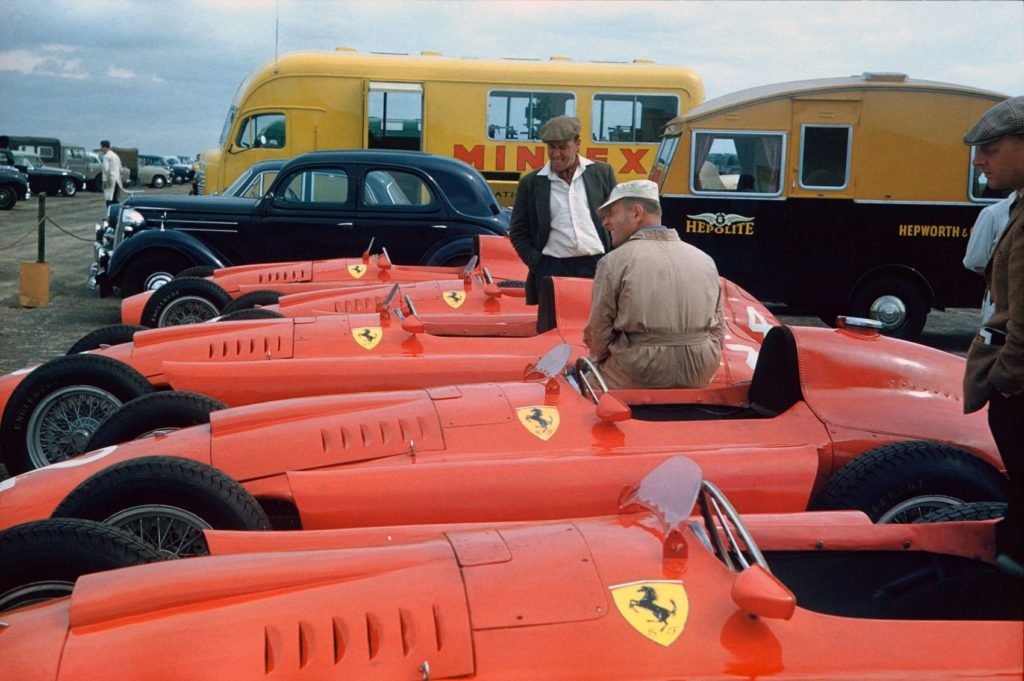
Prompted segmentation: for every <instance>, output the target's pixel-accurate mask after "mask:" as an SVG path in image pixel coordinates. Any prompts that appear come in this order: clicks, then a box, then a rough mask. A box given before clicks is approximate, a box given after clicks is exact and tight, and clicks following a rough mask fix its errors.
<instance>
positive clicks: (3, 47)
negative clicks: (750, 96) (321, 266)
mask: <svg viewBox="0 0 1024 681" xmlns="http://www.w3.org/2000/svg"><path fill="white" fill-rule="evenodd" d="M0 16H2V17H3V20H2V21H0V134H14V135H42V136H52V137H59V138H61V139H62V140H65V141H67V142H69V143H73V144H81V145H84V146H87V147H89V148H92V147H94V146H96V145H97V143H98V142H99V140H100V139H101V138H110V139H111V140H113V141H114V144H115V146H126V147H137V148H139V150H140V151H142V152H143V153H157V154H188V155H192V154H195V153H197V152H199V151H201V150H202V149H204V148H207V147H210V146H212V145H215V144H216V143H217V138H218V137H219V134H220V129H221V126H222V124H223V121H224V117H225V115H226V113H227V108H228V105H229V103H230V101H231V98H232V96H233V95H234V92H235V90H236V89H237V87H238V85H239V84H240V83H241V82H242V80H243V79H244V78H245V77H246V75H247V74H249V73H250V72H252V71H253V70H254V69H256V68H257V67H259V66H260V65H262V64H263V63H265V62H266V61H268V60H270V59H272V58H273V57H274V54H275V49H276V50H278V51H279V53H282V54H283V53H285V52H290V51H296V50H309V49H313V50H333V49H334V48H335V47H337V46H347V47H353V48H356V49H358V50H359V51H363V52H399V53H411V54H417V53H419V52H421V51H425V50H428V51H438V52H442V53H443V54H445V55H448V56H465V57H484V58H494V57H517V58H541V59H547V58H548V57H550V56H552V55H563V56H568V57H571V58H573V59H574V60H578V61H587V60H600V61H630V60H633V59H653V60H655V61H656V62H658V63H662V64H672V65H677V66H687V67H690V68H693V69H696V70H697V71H698V72H699V73H700V74H701V76H702V77H703V79H704V85H705V94H706V96H707V97H708V98H712V97H716V96H718V95H722V94H726V93H728V92H732V91H734V90H739V89H742V88H746V87H751V86H755V85H761V84H765V83H773V82H780V81H787V80H802V79H806V78H818V77H830V76H845V75H853V74H858V73H861V72H863V71H900V72H904V73H907V74H909V75H910V76H911V77H913V78H922V79H927V80H939V81H947V82H953V83H961V84H966V85H973V86H976V87H981V88H986V89H990V90H995V91H998V92H1002V93H1006V94H1014V95H1017V94H1021V93H1024V3H1022V2H1020V1H1019V0H979V1H977V2H937V1H933V0H930V1H917V2H887V1H878V2H845V1H844V2H840V1H834V2H827V1H826V2H799V1H793V2H771V1H766V2H743V1H736V2H728V1H719V2H706V1H698V0H694V1H691V2H623V1H619V2H612V1H606V2H590V1H577V2H572V1H569V2H558V1H547V2H539V1H527V0H477V1H472V0H463V1H458V2H452V1H448V0H430V1H426V0H424V1H414V0H404V1H398V2H387V1H385V0H360V1H356V2H349V1H346V0H173V1H171V2H162V3H157V2H152V0H88V1H87V2H86V1H84V0H0ZM275 44H276V46H275Z"/></svg>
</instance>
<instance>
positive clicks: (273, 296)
mask: <svg viewBox="0 0 1024 681" xmlns="http://www.w3.org/2000/svg"><path fill="white" fill-rule="evenodd" d="M280 298H281V294H280V292H278V291H269V290H260V291H249V292H248V293H243V294H242V295H240V296H238V297H237V298H235V299H234V300H232V301H230V302H229V303H228V304H227V305H225V306H224V307H223V308H221V313H223V314H229V313H231V312H235V311H236V310H249V309H252V308H255V307H262V306H264V305H276V304H277V301H278V300H280Z"/></svg>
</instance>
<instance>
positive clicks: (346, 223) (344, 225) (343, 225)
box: [338, 222, 355, 227]
mask: <svg viewBox="0 0 1024 681" xmlns="http://www.w3.org/2000/svg"><path fill="white" fill-rule="evenodd" d="M354 226H355V223H354V222H339V223H338V227H354Z"/></svg>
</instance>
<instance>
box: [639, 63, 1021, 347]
mask: <svg viewBox="0 0 1024 681" xmlns="http://www.w3.org/2000/svg"><path fill="white" fill-rule="evenodd" d="M1004 98H1005V95H1000V94H997V93H994V92H987V91H983V90H977V89H974V88H970V87H964V86H960V85H950V84H946V83H936V82H929V81H919V80H910V79H908V78H907V77H906V76H905V75H902V74H894V73H885V74H880V73H866V74H864V75H862V76H855V77H850V78H834V79H824V80H812V81H801V82H793V83H781V84H776V85H767V86H764V87H758V88H753V89H749V90H743V91H741V92H736V93H734V94H731V95H726V96H724V97H720V98H717V99H713V100H709V101H707V102H705V103H704V104H702V105H701V106H698V107H696V108H694V109H692V110H691V111H689V112H688V113H686V114H684V115H682V116H679V117H678V118H675V119H674V120H672V121H671V122H670V123H669V125H668V127H667V129H666V133H665V136H664V138H663V140H662V143H661V147H660V148H659V149H658V156H657V159H656V162H655V167H654V168H653V169H652V171H651V174H650V179H652V180H655V181H656V182H658V184H659V185H660V186H661V193H662V205H663V207H664V211H665V221H666V224H667V225H669V226H670V227H674V228H676V229H677V230H679V232H680V234H681V236H682V237H683V239H684V240H686V241H688V242H690V243H692V244H694V245H696V246H698V247H699V248H701V249H703V250H704V251H706V252H707V253H709V254H710V255H711V256H712V257H714V259H715V262H716V263H717V264H718V269H719V271H720V273H721V274H722V275H723V276H725V277H728V278H730V279H733V280H734V281H736V282H737V283H739V284H740V285H742V286H743V287H745V288H746V289H748V290H749V291H750V292H751V293H753V294H754V295H756V296H757V297H759V298H760V299H761V300H765V301H773V302H780V303H787V304H790V305H794V306H800V307H804V308H807V309H811V310H814V311H815V312H817V313H818V314H820V316H821V317H822V319H823V320H825V321H827V322H829V323H834V322H835V317H836V315H837V314H851V315H856V316H862V317H867V316H870V317H873V318H875V319H877V320H879V321H880V322H882V324H883V325H884V327H883V332H884V333H887V334H889V335H892V336H897V337H902V338H915V337H916V336H917V335H918V334H919V333H920V331H921V329H922V327H923V326H924V323H925V319H926V317H927V316H928V312H929V310H930V309H931V308H933V307H935V308H939V309H943V308H945V307H977V306H978V305H980V303H981V296H982V292H983V288H984V287H983V284H982V280H981V277H979V276H978V275H977V274H974V273H972V272H968V271H967V270H966V269H964V267H963V264H962V259H963V256H964V249H965V248H966V246H967V239H968V237H969V236H970V232H971V227H972V225H973V224H974V220H975V218H976V217H977V215H978V211H979V210H980V209H981V208H982V207H984V206H985V205H986V204H988V203H991V202H993V201H995V200H997V199H998V198H1000V195H997V194H994V193H992V192H990V191H987V190H986V187H985V184H984V177H983V176H980V175H979V174H978V173H977V171H976V170H975V169H974V168H973V166H972V165H971V160H972V158H973V156H972V154H973V150H972V149H971V148H970V147H967V146H965V145H964V144H963V142H962V138H963V135H964V133H965V132H967V130H968V129H969V128H970V127H971V126H972V125H973V124H974V122H975V121H977V119H978V117H979V116H980V115H981V114H982V113H983V112H984V111H985V110H987V109H988V108H990V107H991V106H993V105H994V104H996V103H997V102H999V101H1000V100H1002V99H1004ZM1002 194H1003V195H1005V192H1003V193H1002Z"/></svg>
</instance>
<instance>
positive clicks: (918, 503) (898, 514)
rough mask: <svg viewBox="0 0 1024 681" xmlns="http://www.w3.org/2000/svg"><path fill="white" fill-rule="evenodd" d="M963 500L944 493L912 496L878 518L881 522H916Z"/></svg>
mask: <svg viewBox="0 0 1024 681" xmlns="http://www.w3.org/2000/svg"><path fill="white" fill-rule="evenodd" d="M962 503H964V502H963V500H961V499H957V498H956V497H950V496H946V495H943V494H932V495H925V496H920V497H911V498H910V499H906V500H904V501H901V502H900V503H898V504H896V505H895V506H893V507H892V508H890V509H889V510H888V511H886V512H885V513H883V514H882V516H881V517H880V518H879V519H878V522H879V523H895V524H900V523H914V522H917V521H919V520H921V519H922V518H924V517H925V516H926V515H928V514H929V513H932V512H934V511H938V510H941V509H944V508H949V507H950V506H959V505H960V504H962Z"/></svg>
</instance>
